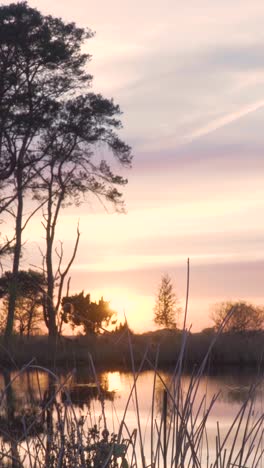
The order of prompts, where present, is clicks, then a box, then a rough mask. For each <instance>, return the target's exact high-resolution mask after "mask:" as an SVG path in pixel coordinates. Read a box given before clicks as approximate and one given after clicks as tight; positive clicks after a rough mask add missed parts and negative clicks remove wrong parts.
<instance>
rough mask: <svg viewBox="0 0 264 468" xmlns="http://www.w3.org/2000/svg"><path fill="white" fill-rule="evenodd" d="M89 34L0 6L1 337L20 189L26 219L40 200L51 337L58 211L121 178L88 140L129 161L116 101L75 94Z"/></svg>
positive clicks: (85, 77)
mask: <svg viewBox="0 0 264 468" xmlns="http://www.w3.org/2000/svg"><path fill="white" fill-rule="evenodd" d="M92 35H93V34H92V32H91V31H90V30H89V29H83V28H78V27H76V25H75V24H74V23H68V24H66V23H64V22H63V21H62V20H61V19H59V18H53V17H51V16H44V15H42V14H41V13H40V12H39V11H38V10H36V9H33V8H30V7H29V6H28V5H27V3H26V2H21V3H13V4H10V5H8V6H1V7H0V166H2V168H3V170H2V178H3V179H5V183H6V181H8V187H9V191H8V198H7V200H5V202H4V208H6V207H8V208H9V205H10V204H11V203H13V204H14V203H15V206H14V207H13V209H12V213H13V215H14V218H15V242H14V255H13V268H12V274H13V281H14V283H13V284H14V287H13V291H12V294H11V295H10V300H9V307H8V320H7V327H6V333H5V335H6V338H7V340H8V337H10V335H11V333H12V329H13V321H14V311H15V302H16V296H17V276H18V272H19V263H20V257H21V250H22V233H23V229H24V228H25V226H26V225H27V222H28V220H29V219H26V220H25V219H24V218H23V213H24V198H25V194H26V192H28V191H29V190H34V195H35V200H37V202H38V204H37V206H36V207H34V210H33V212H32V213H31V215H30V216H29V218H30V217H31V216H32V214H33V213H34V211H35V210H36V209H38V208H39V207H41V206H42V207H43V206H44V205H46V208H45V210H46V211H45V214H44V216H45V224H46V226H45V228H46V245H47V247H46V255H45V260H46V274H47V276H48V294H47V304H48V315H49V322H48V323H49V334H50V335H56V333H57V328H56V317H55V315H56V310H55V309H56V308H54V306H53V302H54V274H53V269H52V249H53V243H54V238H55V226H56V223H57V220H58V213H59V210H60V208H61V206H62V205H63V204H64V205H65V204H66V203H68V202H69V201H70V199H71V200H73V199H74V201H75V202H76V201H77V200H78V197H79V195H80V193H82V192H84V191H87V190H90V191H93V192H94V193H99V194H100V195H102V196H103V197H104V198H107V199H110V200H112V201H114V202H116V201H117V200H119V199H120V193H119V192H118V190H117V189H116V188H114V186H115V185H116V184H117V185H120V184H121V185H122V184H124V183H126V181H125V180H124V179H123V178H122V177H119V176H115V175H114V174H113V173H112V171H111V170H110V167H109V165H108V164H107V163H106V161H104V160H103V161H101V162H100V163H99V164H98V165H96V164H94V163H92V156H93V153H92V151H91V145H94V144H96V143H98V142H99V141H101V142H102V143H104V144H106V145H107V146H108V148H109V149H110V151H111V152H112V153H113V154H114V155H115V156H116V157H117V159H118V161H119V162H120V163H121V164H126V165H129V164H130V162H131V154H130V148H129V147H128V146H127V145H125V144H124V143H123V142H122V141H121V140H120V139H119V138H118V136H117V135H116V133H115V132H114V131H113V129H117V128H119V127H120V121H119V120H118V119H116V118H115V115H116V114H119V113H120V111H119V108H118V106H115V105H114V104H113V102H112V101H109V100H107V99H103V98H102V97H101V96H98V95H94V94H93V93H88V94H81V93H82V91H83V90H85V89H86V88H88V87H89V86H90V84H91V79H92V77H91V75H90V74H88V73H87V70H86V64H87V62H88V61H89V59H90V56H89V55H88V54H84V53H82V51H81V46H82V44H83V42H84V41H85V40H86V39H89V38H90V37H91V36H92ZM98 176H99V178H100V181H99V179H98ZM103 180H104V182H103ZM109 184H110V186H111V187H110V186H109Z"/></svg>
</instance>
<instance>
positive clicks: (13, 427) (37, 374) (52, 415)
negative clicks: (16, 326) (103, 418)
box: [0, 369, 115, 468]
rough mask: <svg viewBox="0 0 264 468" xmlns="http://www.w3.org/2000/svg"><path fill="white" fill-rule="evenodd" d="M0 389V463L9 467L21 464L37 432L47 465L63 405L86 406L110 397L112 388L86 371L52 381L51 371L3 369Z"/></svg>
mask: <svg viewBox="0 0 264 468" xmlns="http://www.w3.org/2000/svg"><path fill="white" fill-rule="evenodd" d="M64 382H65V385H64ZM0 390H1V397H0V438H1V441H0V442H1V445H2V450H0V452H1V454H0V466H1V467H2V466H12V468H17V467H19V468H22V467H23V466H25V465H24V463H25V460H26V457H27V452H28V444H29V441H30V440H31V441H32V440H34V441H36V440H37V438H38V437H39V436H40V435H42V444H44V445H45V450H44V454H45V465H46V466H49V463H50V462H49V460H50V459H51V453H52V451H53V450H54V441H53V435H54V430H55V428H56V426H57V425H58V421H59V420H60V418H61V416H62V412H63V408H64V409H65V407H66V406H67V405H71V406H72V407H76V408H77V407H78V408H79V409H81V410H84V409H85V408H86V409H87V410H88V409H89V408H90V406H91V403H92V401H93V400H97V401H99V402H102V401H105V400H109V401H113V400H114V397H115V392H114V391H109V390H108V381H107V379H106V376H105V374H104V375H102V377H101V380H99V381H98V378H97V382H95V381H94V379H93V378H92V376H91V374H89V373H88V374H87V371H86V372H82V371H78V372H77V373H76V374H73V375H72V376H62V377H60V379H57V381H56V380H55V379H54V377H53V376H52V374H51V373H49V372H44V371H41V370H39V369H37V370H25V371H23V372H18V371H10V370H4V371H2V374H0ZM65 414H66V413H65ZM3 454H4V455H3Z"/></svg>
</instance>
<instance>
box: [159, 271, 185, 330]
mask: <svg viewBox="0 0 264 468" xmlns="http://www.w3.org/2000/svg"><path fill="white" fill-rule="evenodd" d="M177 303H178V300H177V297H176V294H175V293H174V291H173V285H172V281H171V278H170V276H169V275H163V276H162V278H161V284H160V286H159V290H158V293H157V297H156V303H155V307H154V322H155V323H156V324H157V325H158V326H160V327H165V328H176V326H177V315H178V314H179V313H180V311H181V309H180V307H177Z"/></svg>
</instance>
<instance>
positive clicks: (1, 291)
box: [0, 270, 46, 336]
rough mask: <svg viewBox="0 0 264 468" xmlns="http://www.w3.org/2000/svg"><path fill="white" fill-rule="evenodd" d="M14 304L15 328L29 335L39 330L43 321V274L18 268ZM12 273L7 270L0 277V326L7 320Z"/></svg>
mask: <svg viewBox="0 0 264 468" xmlns="http://www.w3.org/2000/svg"><path fill="white" fill-rule="evenodd" d="M17 280H18V281H17V296H16V304H15V316H14V319H15V320H14V322H15V330H16V331H17V332H18V333H19V334H20V335H21V336H22V335H27V336H29V335H31V334H33V333H37V332H38V331H39V330H40V327H41V325H43V324H44V322H43V301H44V297H45V295H46V281H45V278H44V276H43V275H42V274H41V273H39V272H37V271H34V270H28V271H24V270H20V271H19V272H18V276H17ZM12 288H13V274H12V273H11V272H10V271H8V272H5V273H4V275H3V276H2V277H1V278H0V298H1V299H3V300H4V301H3V305H2V311H1V328H3V326H5V324H6V320H7V310H8V301H9V297H10V295H11V294H12Z"/></svg>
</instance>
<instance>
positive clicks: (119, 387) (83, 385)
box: [0, 368, 264, 468]
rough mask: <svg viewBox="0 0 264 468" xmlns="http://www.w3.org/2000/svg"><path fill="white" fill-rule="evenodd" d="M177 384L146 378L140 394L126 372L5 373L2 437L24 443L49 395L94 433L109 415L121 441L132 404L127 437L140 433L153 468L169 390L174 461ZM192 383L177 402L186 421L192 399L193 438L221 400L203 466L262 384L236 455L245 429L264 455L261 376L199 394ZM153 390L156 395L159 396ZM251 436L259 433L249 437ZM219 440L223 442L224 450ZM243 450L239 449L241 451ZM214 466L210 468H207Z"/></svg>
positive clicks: (202, 388) (218, 379)
mask: <svg viewBox="0 0 264 468" xmlns="http://www.w3.org/2000/svg"><path fill="white" fill-rule="evenodd" d="M172 382H175V379H173V373H172V372H169V371H166V372H165V371H160V372H159V376H156V378H155V376H154V373H153V371H144V372H141V373H140V374H139V375H138V377H137V380H136V386H134V384H135V377H134V375H133V374H132V373H129V372H121V371H114V372H113V371H110V372H107V371H106V372H101V373H98V374H97V375H96V376H95V375H94V373H93V370H92V369H86V368H81V369H78V370H73V371H69V372H65V371H64V372H62V371H60V372H56V375H52V374H51V373H47V372H46V371H45V370H43V369H41V368H32V369H27V370H25V371H23V372H20V371H11V372H10V371H5V372H2V373H1V374H0V390H1V399H0V403H1V406H0V429H1V436H2V438H3V439H5V437H6V434H7V432H8V430H10V428H12V437H14V438H16V439H19V438H21V434H22V433H23V431H24V430H25V426H26V425H30V424H31V421H32V420H33V419H32V418H34V417H35V416H36V415H37V414H38V413H41V412H42V411H43V407H44V405H45V401H47V395H49V394H50V391H51V389H52V391H53V394H54V392H55V393H56V397H57V399H58V400H59V401H60V402H63V401H65V399H67V401H70V402H71V404H72V405H73V407H74V410H75V413H76V415H77V417H80V416H84V420H85V424H86V425H87V427H92V426H93V425H95V424H97V426H98V427H99V428H101V429H102V428H103V417H102V413H105V417H106V422H107V428H108V430H109V432H110V433H115V434H117V433H118V430H119V427H120V422H121V421H122V419H123V417H124V411H125V408H126V404H127V402H128V401H129V404H128V406H127V410H126V414H125V422H126V427H127V434H128V431H130V433H131V432H132V431H133V429H134V428H137V434H138V436H137V437H138V442H140V437H141V441H142V445H143V447H144V455H145V460H146V464H150V463H151V451H152V452H153V450H154V449H153V446H154V447H155V444H157V439H158V437H161V434H163V432H162V431H160V432H159V428H160V427H161V426H160V421H161V420H163V419H162V418H164V389H165V388H166V389H167V400H168V401H167V408H166V419H167V426H168V429H167V437H168V458H169V457H170V456H171V455H170V449H171V444H172V441H171V439H172V438H173V434H172V432H173V431H172V430H171V432H170V429H169V426H170V424H171V421H173V416H172V415H173V408H174V407H175V405H174V403H173V402H172V401H171V396H173V395H174V390H173V388H174V389H175V387H173V385H172ZM192 382H193V381H192V377H191V376H190V375H187V374H186V375H183V376H182V379H181V381H180V388H181V389H180V392H178V393H177V395H178V397H177V398H179V400H178V407H179V408H180V409H181V414H182V413H183V412H184V407H185V406H184V405H185V404H186V399H188V398H189V399H190V400H191V401H192V402H193V403H192V404H191V406H190V407H189V410H188V411H189V417H188V420H186V425H187V426H189V431H191V430H192V429H191V426H192V425H193V427H196V428H199V424H200V422H201V420H202V417H203V416H204V415H205V414H206V410H207V408H208V407H209V406H210V403H211V401H212V400H213V399H214V398H215V397H216V396H217V398H216V401H215V403H214V404H213V406H212V408H211V410H210V412H209V415H208V419H207V421H206V431H204V434H203V437H202V440H201V443H200V444H199V457H200V460H201V466H207V464H208V463H209V462H208V457H209V458H210V462H211V461H214V460H215V457H216V455H215V454H216V450H217V448H216V447H217V444H218V443H219V445H221V441H223V440H224V436H225V434H227V432H228V430H229V429H230V427H231V425H232V422H233V421H234V419H235V418H236V416H237V415H239V414H240V413H239V412H240V411H241V408H243V404H244V402H245V401H247V398H248V394H249V391H250V389H251V387H252V385H254V384H255V383H256V382H258V386H257V388H256V390H255V391H254V398H253V396H252V397H251V398H250V399H249V400H248V405H247V407H246V408H245V412H244V418H243V420H241V427H240V430H239V431H238V435H237V447H241V443H242V439H243V437H244V438H245V431H244V429H245V426H246V425H248V428H247V432H246V435H247V442H249V443H251V444H252V439H254V438H255V439H256V440H255V441H253V442H254V443H253V445H254V447H255V448H256V445H257V443H258V442H257V439H258V437H259V438H260V440H259V444H260V445H259V452H261V450H262V437H261V434H262V432H261V431H262V425H261V428H260V430H259V431H258V432H257V433H254V431H253V430H252V428H254V424H255V423H256V421H259V420H260V418H261V417H262V415H263V410H264V379H263V378H262V376H261V375H259V374H257V372H253V371H252V370H251V371H250V370H246V369H229V370H226V371H221V373H220V372H219V373H218V374H215V375H206V376H205V375H204V376H202V377H201V378H200V379H199V384H198V385H197V386H195V387H194V386H193V383H192ZM153 388H154V389H155V391H153ZM190 388H193V390H192V393H191V395H190V394H189V395H188V392H190ZM135 389H136V391H135ZM188 411H187V413H188ZM138 415H139V417H138ZM247 417H248V419H247ZM174 423H175V420H174ZM261 424H262V423H261ZM139 426H140V427H139ZM263 427H264V426H263ZM236 428H237V426H235V427H234V430H233V433H232V434H231V436H230V438H229V440H227V442H226V444H225V447H226V448H227V450H229V449H230V447H231V445H232V442H233V441H234V438H235V433H236ZM251 430H252V432H250V431H251ZM39 431H40V433H41V431H42V427H41V425H40V428H39ZM198 433H199V431H198V429H197V434H198ZM168 434H169V436H168ZM256 434H257V436H256ZM217 437H218V439H217ZM219 438H220V442H217V440H218V441H219ZM151 440H152V443H151ZM253 445H252V447H253ZM263 445H264V444H263ZM205 448H207V450H205ZM138 450H139V449H138ZM236 450H239V449H237V448H236ZM139 452H140V450H139ZM200 452H201V453H200ZM139 457H140V454H139ZM234 459H235V457H234ZM238 460H239V457H238ZM250 460H251V461H250ZM252 463H253V462H252V458H251V459H250V457H249V458H248V459H247V463H246V464H243V465H241V464H239V463H238V461H237V460H236V464H234V465H230V466H247V467H250V466H253V465H252ZM254 463H255V466H259V467H260V468H261V467H262V461H261V458H260V459H259V461H257V462H256V459H255V462H254ZM139 466H140V464H139ZM160 466H162V465H160ZM168 466H171V461H170V462H168ZM186 466H187V465H186ZM190 466H192V465H190ZM208 466H210V465H209V464H208ZM219 466H220V465H219ZM223 466H224V465H223ZM263 466H264V464H263Z"/></svg>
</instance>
